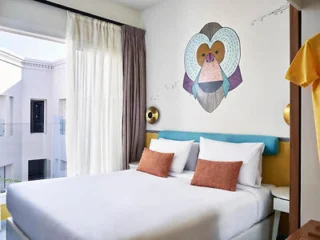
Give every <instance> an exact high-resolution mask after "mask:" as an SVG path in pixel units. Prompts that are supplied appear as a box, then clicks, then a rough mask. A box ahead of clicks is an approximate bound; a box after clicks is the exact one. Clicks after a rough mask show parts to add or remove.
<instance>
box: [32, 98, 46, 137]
mask: <svg viewBox="0 0 320 240" xmlns="http://www.w3.org/2000/svg"><path fill="white" fill-rule="evenodd" d="M44 107H45V101H44V100H31V114H30V115H31V120H30V132H31V133H44V117H45V114H44Z"/></svg>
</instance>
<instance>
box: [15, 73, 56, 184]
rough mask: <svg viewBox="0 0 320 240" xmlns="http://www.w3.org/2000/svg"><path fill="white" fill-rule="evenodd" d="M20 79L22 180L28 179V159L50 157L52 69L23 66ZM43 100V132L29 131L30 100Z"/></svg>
mask: <svg viewBox="0 0 320 240" xmlns="http://www.w3.org/2000/svg"><path fill="white" fill-rule="evenodd" d="M22 77H23V81H22V84H23V86H22V101H21V105H20V107H21V110H22V123H23V124H22V126H21V128H22V129H21V130H22V180H23V181H26V180H28V161H29V160H33V159H49V160H51V159H52V122H51V120H50V116H51V115H52V107H51V105H52V101H53V100H52V90H51V87H52V70H51V69H38V68H24V69H23V75H22ZM33 99H35V100H45V101H46V107H45V116H46V117H45V133H30V101H31V100H33Z"/></svg>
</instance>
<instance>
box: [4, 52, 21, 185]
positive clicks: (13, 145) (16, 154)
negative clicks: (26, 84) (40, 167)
mask: <svg viewBox="0 0 320 240" xmlns="http://www.w3.org/2000/svg"><path fill="white" fill-rule="evenodd" d="M0 72H1V75H0V95H1V96H2V97H1V99H2V104H1V105H2V107H0V108H1V110H0V111H1V113H0V119H4V122H5V133H4V136H0V167H2V166H7V169H6V172H7V177H8V178H13V179H20V177H21V172H20V171H21V161H19V160H20V159H21V138H22V133H21V131H20V129H19V127H18V124H13V125H12V129H13V134H12V136H11V135H9V134H10V129H9V128H10V127H11V126H10V124H9V123H10V116H9V115H10V109H9V97H10V96H12V97H13V98H14V99H13V104H14V106H13V121H14V123H19V122H20V120H21V111H20V110H19V107H18V106H19V105H20V102H21V89H22V64H21V62H20V61H18V58H17V57H15V56H13V55H11V54H5V53H3V52H1V51H0ZM12 163H15V164H16V167H14V168H12V166H11V165H10V164H12Z"/></svg>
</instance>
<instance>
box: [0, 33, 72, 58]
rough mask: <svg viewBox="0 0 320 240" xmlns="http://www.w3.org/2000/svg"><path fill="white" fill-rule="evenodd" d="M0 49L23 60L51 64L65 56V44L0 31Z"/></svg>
mask: <svg viewBox="0 0 320 240" xmlns="http://www.w3.org/2000/svg"><path fill="white" fill-rule="evenodd" d="M0 49H4V50H8V51H10V52H12V53H15V54H17V55H19V56H21V57H24V58H32V59H37V60H44V61H51V62H54V61H57V60H60V59H63V58H65V57H66V55H67V48H66V45H65V44H62V43H57V42H52V41H48V40H43V39H39V38H33V37H28V36H24V35H19V34H14V33H8V32H4V31H1V30H0Z"/></svg>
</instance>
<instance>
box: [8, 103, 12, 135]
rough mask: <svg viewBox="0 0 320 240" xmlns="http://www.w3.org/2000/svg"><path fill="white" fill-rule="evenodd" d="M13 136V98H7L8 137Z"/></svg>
mask: <svg viewBox="0 0 320 240" xmlns="http://www.w3.org/2000/svg"><path fill="white" fill-rule="evenodd" d="M12 135H13V97H9V136H12Z"/></svg>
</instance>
